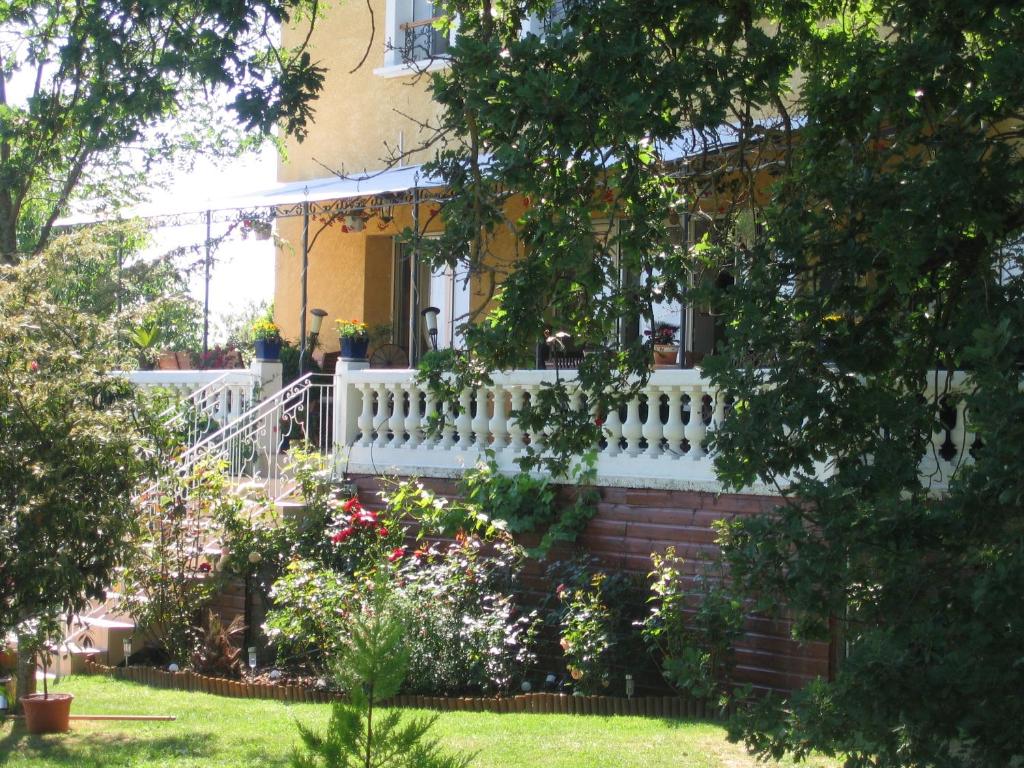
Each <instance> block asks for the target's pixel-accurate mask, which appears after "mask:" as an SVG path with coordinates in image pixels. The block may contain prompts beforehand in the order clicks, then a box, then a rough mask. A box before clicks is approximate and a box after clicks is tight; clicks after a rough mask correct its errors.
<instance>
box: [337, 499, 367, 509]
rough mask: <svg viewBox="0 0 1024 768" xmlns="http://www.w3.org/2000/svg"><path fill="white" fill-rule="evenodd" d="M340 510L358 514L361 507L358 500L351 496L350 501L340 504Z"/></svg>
mask: <svg viewBox="0 0 1024 768" xmlns="http://www.w3.org/2000/svg"><path fill="white" fill-rule="evenodd" d="M341 508H342V509H343V510H345V511H346V512H358V511H359V510H361V509H362V508H363V507H362V505H360V503H359V499H357V498H356V497H355V496H353V497H352V498H351V499H349V500H348V501H346V502H345V503H344V504H342V505H341Z"/></svg>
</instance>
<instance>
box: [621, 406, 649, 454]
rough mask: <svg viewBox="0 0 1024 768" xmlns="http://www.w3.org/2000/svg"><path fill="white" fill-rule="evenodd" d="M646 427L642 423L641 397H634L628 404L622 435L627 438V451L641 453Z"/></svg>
mask: <svg viewBox="0 0 1024 768" xmlns="http://www.w3.org/2000/svg"><path fill="white" fill-rule="evenodd" d="M643 434H644V428H643V424H641V423H640V398H639V397H634V398H633V399H632V400H630V401H629V404H628V405H627V406H626V421H625V422H624V423H623V425H622V436H623V437H624V438H625V439H626V453H628V454H629V455H630V456H636V455H637V454H639V453H640V438H641V437H643Z"/></svg>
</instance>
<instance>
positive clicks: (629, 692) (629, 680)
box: [626, 675, 636, 699]
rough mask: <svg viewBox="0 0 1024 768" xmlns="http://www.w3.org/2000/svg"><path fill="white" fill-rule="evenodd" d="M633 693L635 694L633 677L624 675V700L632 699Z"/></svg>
mask: <svg viewBox="0 0 1024 768" xmlns="http://www.w3.org/2000/svg"><path fill="white" fill-rule="evenodd" d="M634 693H636V684H635V683H634V682H633V676H632V675H626V698H627V699H632V698H633V694H634Z"/></svg>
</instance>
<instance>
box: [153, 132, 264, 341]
mask: <svg viewBox="0 0 1024 768" xmlns="http://www.w3.org/2000/svg"><path fill="white" fill-rule="evenodd" d="M276 171H277V156H276V151H275V149H274V148H273V147H272V146H267V147H266V148H265V149H264V150H263V151H262V152H260V153H259V154H254V155H248V156H246V157H242V158H237V159H235V160H232V161H224V162H221V163H218V164H217V165H212V164H208V165H205V166H197V167H196V168H194V169H193V170H192V171H191V172H188V173H181V174H180V175H179V176H178V177H177V178H176V179H175V181H174V182H173V183H172V185H171V187H170V188H169V189H167V190H166V191H159V192H156V193H154V194H153V196H152V202H153V203H154V204H157V205H159V204H160V203H161V202H163V201H167V202H168V204H169V205H175V207H177V206H180V205H181V203H182V202H183V201H185V202H188V203H189V205H190V206H191V204H192V203H193V202H195V203H197V206H196V207H201V202H200V201H202V202H205V201H207V200H217V199H218V198H223V197H229V196H232V195H238V194H241V193H245V192H252V191H255V190H259V189H265V188H267V187H270V186H273V185H274V183H275V182H276ZM228 228H229V225H228V224H226V223H220V224H218V223H217V222H214V224H213V228H212V232H211V234H212V236H213V238H214V239H216V238H217V237H218V236H219V235H221V234H223V233H224V232H225V231H226V230H227V229H228ZM153 237H154V246H153V251H152V252H153V254H154V255H157V254H162V253H164V252H166V251H167V250H169V249H171V248H175V247H178V246H199V250H198V251H197V252H196V253H195V254H194V255H189V256H188V257H187V261H188V262H189V263H192V262H194V261H200V262H201V260H202V244H203V242H204V241H205V239H206V227H205V226H204V225H199V226H184V227H162V228H160V229H157V230H154V232H153ZM203 287H204V286H203V272H202V269H196V270H194V271H193V273H192V275H191V279H190V284H189V289H190V293H191V294H192V296H193V297H194V298H195V299H196V300H197V301H198V302H199V303H200V305H201V304H202V301H203ZM273 297H274V243H273V241H272V240H263V241H258V240H255V239H253V238H252V237H250V238H248V239H247V240H244V239H242V238H241V237H240V235H239V233H238V232H237V231H236V232H235V233H233V234H232V236H231V237H230V239H228V240H226V241H224V242H223V243H222V244H221V245H220V247H219V248H217V250H216V251H215V253H214V266H213V270H212V273H211V280H210V318H211V321H210V327H211V336H210V339H211V344H212V343H215V342H216V341H218V340H221V341H222V340H223V339H222V338H218V336H219V335H220V334H218V331H219V328H220V324H219V323H218V318H220V317H223V316H224V315H226V314H234V313H237V312H239V311H240V310H242V309H244V308H245V307H247V306H248V305H250V304H253V303H257V302H260V301H266V302H268V303H269V302H270V301H272V300H273Z"/></svg>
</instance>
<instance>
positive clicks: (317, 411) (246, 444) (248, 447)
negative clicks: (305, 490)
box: [174, 373, 334, 500]
mask: <svg viewBox="0 0 1024 768" xmlns="http://www.w3.org/2000/svg"><path fill="white" fill-rule="evenodd" d="M333 390H334V387H333V382H332V381H331V379H330V378H328V377H325V376H322V375H320V374H312V373H311V374H306V375H305V376H303V377H302V378H300V379H298V380H296V381H294V382H292V383H291V384H289V385H288V386H286V387H284V388H282V389H281V390H280V391H278V392H277V393H275V394H274V395H272V396H270V397H268V398H267V399H265V400H262V401H260V402H259V403H257V404H255V405H253V406H252V407H251V408H249V409H248V410H247V411H245V413H242V414H240V415H239V416H238V417H237V418H235V419H233V420H232V421H230V422H229V423H227V424H226V425H224V426H222V427H220V428H219V429H217V430H216V431H214V432H211V433H209V434H207V435H204V436H202V437H201V438H200V439H199V440H198V441H197V442H196V443H195V444H193V445H191V446H189V447H188V448H187V449H186V450H185V451H184V453H182V454H181V456H180V457H179V458H178V460H177V462H176V467H175V470H174V471H176V472H177V473H178V475H179V476H180V477H187V476H188V475H189V474H190V473H191V472H192V470H193V469H195V467H196V466H197V465H199V464H200V463H202V462H206V461H214V462H216V461H222V462H224V463H225V464H226V467H227V473H228V475H229V476H230V477H231V478H232V479H234V480H235V481H239V480H248V481H249V483H250V484H255V485H258V486H260V487H262V488H263V489H264V490H265V491H266V493H267V494H268V495H269V496H270V497H271V498H272V499H275V500H279V499H282V498H284V497H286V496H288V495H289V494H290V493H291V492H292V491H293V490H294V482H293V480H292V479H291V478H289V477H288V476H287V474H286V471H285V470H286V467H287V466H288V464H289V463H290V459H289V456H288V454H289V451H290V450H291V448H292V447H293V446H295V445H298V444H299V443H300V442H308V443H309V444H310V445H312V446H313V447H314V448H318V449H320V450H322V451H325V452H327V451H329V450H330V449H331V446H332V437H333V434H332V433H333V425H332V418H333V407H334V402H333Z"/></svg>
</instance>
